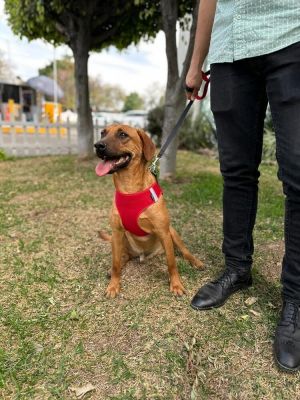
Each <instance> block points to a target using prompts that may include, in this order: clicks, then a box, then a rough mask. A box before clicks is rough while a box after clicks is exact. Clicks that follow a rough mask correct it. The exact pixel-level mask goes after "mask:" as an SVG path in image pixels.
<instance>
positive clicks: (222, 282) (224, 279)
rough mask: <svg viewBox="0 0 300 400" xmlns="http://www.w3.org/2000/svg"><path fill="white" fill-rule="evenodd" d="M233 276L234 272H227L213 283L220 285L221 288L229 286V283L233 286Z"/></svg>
mask: <svg viewBox="0 0 300 400" xmlns="http://www.w3.org/2000/svg"><path fill="white" fill-rule="evenodd" d="M231 274H232V272H230V271H228V270H225V271H224V273H223V274H222V275H221V276H220V277H219V278H218V279H216V280H214V281H213V283H219V284H220V285H221V286H224V285H225V284H226V285H227V283H228V282H229V283H230V284H231V278H230V277H231Z"/></svg>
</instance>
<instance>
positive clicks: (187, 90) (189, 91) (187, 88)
mask: <svg viewBox="0 0 300 400" xmlns="http://www.w3.org/2000/svg"><path fill="white" fill-rule="evenodd" d="M193 91H194V88H193V87H191V86H188V85H187V84H186V85H185V94H186V97H187V99H188V100H190V99H191V95H192V93H193Z"/></svg>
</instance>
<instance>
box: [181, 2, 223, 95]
mask: <svg viewBox="0 0 300 400" xmlns="http://www.w3.org/2000/svg"><path fill="white" fill-rule="evenodd" d="M216 4H217V0H201V1H200V5H199V11H198V20H197V30H196V36H195V44H194V51H193V56H192V59H191V64H190V68H189V71H188V73H187V76H186V81H185V83H186V85H187V86H188V87H190V88H194V90H193V92H192V93H190V92H187V98H188V99H192V100H194V98H195V96H196V95H197V93H198V91H199V89H200V86H201V82H202V77H201V69H202V65H203V62H204V60H205V57H206V56H207V53H208V49H209V44H210V37H211V31H212V26H213V22H214V18H215V12H216Z"/></svg>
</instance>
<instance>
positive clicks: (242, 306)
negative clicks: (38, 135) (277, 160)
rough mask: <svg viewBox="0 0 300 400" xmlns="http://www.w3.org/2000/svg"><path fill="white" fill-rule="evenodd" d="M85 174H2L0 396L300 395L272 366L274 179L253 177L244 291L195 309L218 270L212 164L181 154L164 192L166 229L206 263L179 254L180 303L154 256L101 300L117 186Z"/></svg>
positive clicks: (277, 236)
mask: <svg viewBox="0 0 300 400" xmlns="http://www.w3.org/2000/svg"><path fill="white" fill-rule="evenodd" d="M95 163H96V161H93V162H86V163H78V162H77V161H76V159H75V158H74V157H68V156H67V157H40V158H28V159H19V160H17V159H16V160H10V161H7V162H2V163H0V246H1V260H0V277H1V278H0V287H1V291H0V322H1V324H0V398H1V399H18V400H19V399H20V400H21V399H22V400H23V399H30V400H31V399H45V400H46V399H47V400H48V399H74V398H75V395H74V393H73V392H72V391H70V387H81V386H84V385H86V384H87V383H91V384H92V385H94V386H95V390H94V391H91V392H89V393H88V394H86V395H85V397H84V398H86V399H94V400H102V399H103V400H153V399H155V400H188V399H192V400H195V399H196V400H203V399H209V400H215V399H225V400H227V399H238V400H243V399H247V400H252V399H253V400H254V399H268V400H269V399H278V400H279V399H280V400H281V399H290V398H295V399H296V398H298V397H299V390H300V386H299V374H292V375H289V374H284V373H282V372H279V371H278V370H277V368H276V366H275V365H274V362H273V358H272V340H273V335H274V329H275V327H276V322H277V319H278V314H279V310H280V284H279V276H280V262H281V258H282V255H283V204H284V199H283V196H282V190H281V185H280V183H279V182H278V181H277V177H276V168H275V167H274V166H262V168H261V172H262V176H261V185H260V186H261V190H260V195H259V196H260V202H259V210H258V215H257V223H256V229H255V244H256V253H255V260H254V269H253V275H254V286H253V287H252V288H251V289H249V290H247V291H245V292H243V293H238V294H236V295H234V296H233V297H232V299H231V300H230V301H229V302H228V303H227V304H226V305H225V306H224V307H222V308H220V309H217V310H211V311H208V312H195V311H194V310H192V309H191V308H190V306H189V302H190V298H191V297H192V296H193V294H194V293H195V291H196V290H197V289H198V287H199V286H200V285H202V284H204V283H205V282H208V281H209V280H210V279H211V278H213V277H215V276H216V275H217V274H218V273H219V271H220V270H221V269H222V266H223V257H222V253H221V241H222V230H221V228H222V211H221V196H222V179H221V177H220V175H219V172H218V162H217V161H216V160H214V159H210V158H207V157H204V156H200V155H197V154H194V153H188V152H180V153H179V158H178V175H177V178H176V182H175V183H172V184H170V183H166V182H165V183H162V185H163V188H164V196H165V198H166V200H167V203H168V207H169V210H170V214H171V218H172V224H173V225H174V227H175V228H176V229H177V230H178V231H179V232H180V233H181V235H182V237H183V239H184V241H185V243H186V244H187V246H188V247H189V248H190V249H191V251H192V252H193V253H194V254H196V255H197V256H198V257H199V258H201V259H202V260H203V261H204V262H205V266H206V269H205V270H203V271H197V270H195V269H194V268H193V267H191V266H190V265H189V264H188V263H187V262H186V261H184V260H183V259H182V258H180V256H179V254H177V256H176V258H177V262H178V268H179V271H180V274H181V276H182V280H183V283H184V285H185V287H186V289H187V295H186V296H184V297H183V298H180V299H178V298H175V297H173V296H172V295H171V294H170V293H169V290H168V274H167V267H166V262H165V257H164V256H160V257H157V258H156V259H153V260H149V261H147V262H145V263H143V264H139V262H137V261H132V262H130V263H129V264H128V265H127V266H126V267H125V269H124V272H123V278H122V292H121V295H120V296H119V297H118V298H117V299H115V300H108V299H106V298H105V297H104V291H105V288H106V285H107V283H108V281H107V271H108V270H109V268H110V264H111V250H110V246H109V245H108V244H107V243H103V242H101V241H100V240H99V239H98V237H97V231H98V230H99V229H104V230H108V231H109V229H110V228H109V209H110V206H111V201H112V196H113V185H112V181H111V177H105V178H99V177H97V176H96V175H95V173H94V166H95ZM248 297H256V298H257V301H256V302H255V303H254V304H253V305H252V306H250V307H249V306H247V305H246V303H245V300H246V299H247V298H248ZM297 396H298V397H297Z"/></svg>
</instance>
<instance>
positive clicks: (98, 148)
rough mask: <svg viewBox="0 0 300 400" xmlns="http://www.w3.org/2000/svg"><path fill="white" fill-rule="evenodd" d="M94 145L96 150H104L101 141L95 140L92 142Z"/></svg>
mask: <svg viewBox="0 0 300 400" xmlns="http://www.w3.org/2000/svg"><path fill="white" fill-rule="evenodd" d="M94 146H95V148H96V150H98V151H100V152H101V151H104V150H105V149H106V144H105V143H103V142H97V143H95V144H94Z"/></svg>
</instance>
